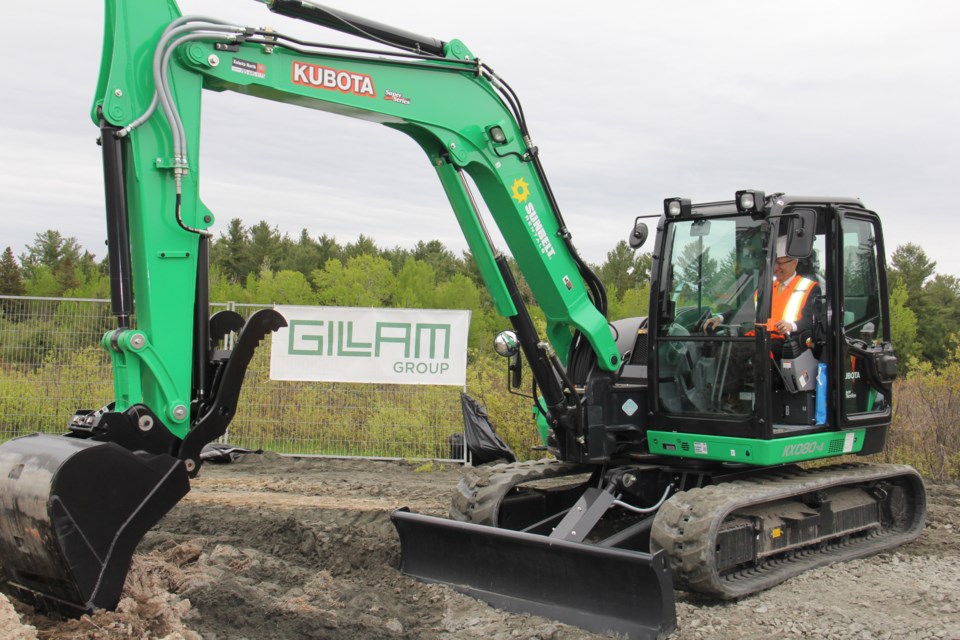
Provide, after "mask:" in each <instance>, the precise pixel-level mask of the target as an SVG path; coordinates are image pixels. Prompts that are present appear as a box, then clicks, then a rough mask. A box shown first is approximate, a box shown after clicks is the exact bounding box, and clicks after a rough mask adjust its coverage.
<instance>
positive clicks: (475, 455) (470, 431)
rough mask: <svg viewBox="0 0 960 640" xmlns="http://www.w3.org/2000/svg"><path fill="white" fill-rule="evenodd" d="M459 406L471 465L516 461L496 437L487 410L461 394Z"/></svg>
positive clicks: (515, 457)
mask: <svg viewBox="0 0 960 640" xmlns="http://www.w3.org/2000/svg"><path fill="white" fill-rule="evenodd" d="M460 406H461V407H462V408H463V431H464V435H465V436H466V441H467V450H468V451H469V452H470V462H471V463H472V464H474V465H480V464H486V463H487V462H494V461H497V460H503V461H506V462H516V461H517V456H516V454H514V453H513V450H512V449H510V447H509V446H508V445H507V443H506V442H504V441H503V440H501V439H500V436H498V435H497V430H496V429H495V428H494V427H493V424H491V422H490V418H489V416H488V415H487V410H486V409H484V408H483V406H482V405H481V404H480V403H479V402H477V401H476V400H474V399H473V398H471V397H470V396H468V395H467V394H465V393H462V392H461V393H460Z"/></svg>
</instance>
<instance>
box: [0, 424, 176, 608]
mask: <svg viewBox="0 0 960 640" xmlns="http://www.w3.org/2000/svg"><path fill="white" fill-rule="evenodd" d="M189 490H190V484H189V481H188V479H187V473H186V469H185V468H184V465H183V463H182V462H181V461H180V460H178V459H176V458H174V457H172V456H167V455H150V454H145V453H132V452H130V451H127V450H126V449H124V448H123V447H120V446H119V445H117V444H114V443H109V442H95V441H92V440H80V439H76V438H67V437H62V436H50V435H42V434H34V435H31V436H25V437H22V438H17V439H15V440H11V441H9V442H6V443H4V444H3V445H2V446H0V568H2V573H3V574H5V575H3V576H2V577H3V579H4V581H5V583H6V585H5V586H6V587H8V588H9V589H10V590H12V591H13V593H14V594H15V595H16V596H17V597H18V598H20V599H21V600H24V601H25V602H28V603H30V604H32V605H34V606H35V607H37V608H38V609H40V610H42V611H45V612H49V613H57V614H60V615H66V616H77V615H80V614H82V613H91V612H92V611H93V610H94V609H113V608H114V607H116V605H117V603H118V602H119V600H120V592H121V590H122V589H123V582H124V579H125V577H126V575H127V571H128V570H129V567H130V559H131V558H132V556H133V552H134V550H135V549H136V546H137V544H138V543H139V542H140V539H141V538H142V537H143V535H144V534H145V533H146V532H147V530H148V529H149V528H150V527H152V526H153V525H154V524H156V523H157V521H159V520H160V518H162V517H163V516H164V514H166V513H167V511H169V510H170V509H171V508H173V506H174V505H175V504H176V503H177V502H179V501H180V499H181V498H182V497H183V496H184V495H186V493H187V492H188V491H189Z"/></svg>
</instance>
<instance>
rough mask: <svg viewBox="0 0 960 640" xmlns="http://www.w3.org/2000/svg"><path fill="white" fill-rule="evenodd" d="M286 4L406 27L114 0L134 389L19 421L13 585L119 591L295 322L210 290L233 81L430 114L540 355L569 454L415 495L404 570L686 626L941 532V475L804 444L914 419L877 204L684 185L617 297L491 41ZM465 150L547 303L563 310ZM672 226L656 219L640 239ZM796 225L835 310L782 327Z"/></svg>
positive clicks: (4, 503)
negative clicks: (532, 302)
mask: <svg viewBox="0 0 960 640" xmlns="http://www.w3.org/2000/svg"><path fill="white" fill-rule="evenodd" d="M263 1H264V4H266V5H267V7H268V8H269V9H270V10H272V11H274V12H276V13H278V14H284V15H286V16H290V17H294V18H298V19H302V20H307V21H310V22H313V23H316V24H318V25H321V26H324V27H328V28H332V29H337V30H340V31H344V32H347V33H350V34H353V35H356V36H359V37H363V38H367V39H370V40H374V41H376V42H378V43H380V44H381V45H389V46H390V47H392V49H376V50H371V49H366V48H360V47H345V46H340V45H338V46H333V45H328V44H325V43H322V42H313V41H307V40H304V39H302V38H293V37H290V36H287V35H285V34H284V33H283V32H282V31H280V30H273V29H261V28H253V27H244V26H240V25H234V24H231V23H230V22H227V21H221V20H218V19H214V18H208V17H204V16H186V17H184V16H181V14H180V11H179V9H178V7H177V5H176V4H175V2H174V0H136V1H134V0H106V13H105V16H106V33H105V38H104V48H103V59H102V65H101V72H100V76H99V83H98V87H97V93H96V97H95V101H94V105H93V110H92V117H93V120H94V122H95V123H97V125H98V126H99V127H100V143H101V145H102V147H103V167H104V176H105V190H106V217H107V229H108V245H109V263H110V277H111V300H112V311H113V314H114V315H115V316H116V317H117V328H116V329H115V330H112V331H110V332H108V333H107V334H106V335H105V336H104V337H103V340H102V345H103V347H104V348H105V349H106V350H107V351H108V352H109V353H110V355H111V358H112V364H113V371H114V386H115V399H114V401H113V402H112V403H111V404H110V405H108V406H107V407H104V408H102V409H99V410H95V411H79V412H78V413H77V414H76V415H75V416H74V418H73V419H72V421H71V422H70V425H69V432H68V433H67V434H66V435H65V436H51V435H41V434H35V435H32V436H26V437H22V438H18V439H15V440H11V441H9V442H7V443H5V444H3V445H2V446H0V512H2V517H0V561H2V569H3V574H4V575H3V585H4V589H5V590H7V591H8V592H11V593H13V594H14V595H16V596H17V597H19V598H21V599H24V600H27V601H30V602H32V603H33V604H35V605H36V606H38V607H40V608H42V609H44V610H48V611H53V612H58V613H61V614H67V615H71V614H80V613H83V612H88V611H92V610H93V609H96V608H108V609H109V608H112V607H114V606H115V605H116V604H117V602H118V600H119V597H120V591H121V589H122V585H123V581H124V577H125V575H126V572H127V569H128V566H129V562H130V559H131V557H132V554H133V552H134V549H135V547H136V545H137V544H138V542H139V540H140V539H141V537H142V536H143V534H144V533H145V532H146V531H147V530H148V529H149V528H150V527H151V526H153V525H154V524H155V523H156V522H157V521H158V520H159V519H160V518H162V517H163V515H164V514H165V513H166V512H167V511H168V510H169V509H171V508H172V507H173V506H174V505H175V504H176V503H177V502H178V501H179V500H180V499H181V498H182V497H183V496H184V495H185V494H186V493H187V491H188V490H189V479H190V478H191V477H194V476H196V474H197V472H198V471H199V468H200V456H199V454H200V450H201V448H202V447H203V446H204V445H206V444H207V443H210V442H212V441H213V440H214V439H216V438H218V437H219V436H220V435H222V434H223V433H224V432H225V430H226V428H227V425H228V424H229V422H230V419H231V418H232V416H233V415H234V412H235V409H236V403H237V399H238V395H239V391H240V386H241V384H242V381H243V377H244V372H245V370H246V367H247V365H248V363H249V362H250V358H251V357H252V354H253V352H254V349H255V348H256V346H257V344H258V343H259V342H260V340H261V339H262V338H264V337H265V336H266V335H268V334H270V332H272V331H274V330H276V329H278V328H279V327H281V326H283V325H284V324H285V320H284V319H283V317H282V316H281V315H280V314H279V313H277V312H276V311H274V310H264V311H260V312H258V313H256V314H254V315H253V316H252V317H250V318H249V319H248V320H246V321H245V322H244V321H243V319H242V318H241V317H240V316H238V315H236V314H235V313H232V312H221V313H217V314H215V315H214V316H212V317H208V315H207V314H208V306H209V305H208V303H209V300H208V291H207V269H208V267H207V256H208V247H209V242H210V236H211V232H210V228H211V227H212V225H213V214H212V213H211V212H210V211H209V210H208V209H207V208H206V207H205V206H204V205H203V204H202V202H201V201H200V198H199V196H198V184H199V183H198V179H199V170H198V169H199V167H198V163H197V158H198V148H199V124H200V102H201V94H202V92H203V90H204V89H209V90H213V91H233V92H236V93H242V94H247V95H249V96H254V97H259V98H266V99H270V100H275V101H279V102H284V103H288V104H295V105H299V106H304V107H310V108H314V109H319V110H322V111H329V112H331V113H335V114H341V115H346V116H351V117H355V118H361V119H365V120H369V121H372V122H376V123H380V124H382V125H384V126H386V127H389V128H392V129H395V130H397V131H400V132H402V133H405V134H407V135H408V136H410V137H411V138H412V139H413V140H414V141H415V142H416V143H417V144H419V145H420V147H421V148H422V149H423V150H424V152H425V153H426V155H427V157H428V159H429V161H430V163H431V164H432V165H433V166H434V168H435V170H436V172H437V176H438V177H439V179H440V182H441V184H442V185H443V188H444V190H445V192H446V195H447V196H448V198H449V200H450V203H451V205H452V208H453V211H454V213H455V215H456V217H457V220H458V221H459V223H460V226H461V228H462V230H463V233H464V235H465V237H466V240H467V242H468V244H469V247H470V250H471V252H472V254H473V257H474V259H475V260H476V262H477V265H478V267H479V271H480V274H481V276H482V278H483V281H484V283H485V285H486V287H487V289H488V290H489V292H490V295H491V297H492V300H493V303H494V305H495V306H496V309H497V311H498V312H499V313H500V314H502V315H503V316H504V317H506V318H509V320H510V322H511V324H512V327H513V329H512V331H510V332H505V333H503V334H501V335H500V336H498V338H497V341H496V347H497V350H498V351H499V352H500V353H501V354H502V355H505V356H507V357H508V358H509V360H508V363H509V364H508V366H509V368H510V369H511V374H510V380H511V385H512V386H514V387H517V388H519V387H520V385H521V383H522V376H521V373H520V355H521V354H522V356H523V358H524V359H525V360H526V363H527V366H528V368H529V371H530V374H529V375H530V377H531V378H532V381H531V382H530V386H529V389H524V392H526V393H529V395H530V397H531V405H532V406H533V407H534V408H535V412H536V415H537V422H538V423H539V428H540V429H541V433H542V436H543V440H544V445H545V448H547V449H548V450H549V452H550V453H551V454H553V457H554V458H555V459H545V460H540V461H534V462H524V463H515V464H509V465H507V464H503V465H492V466H491V465H486V466H481V467H477V468H474V469H472V470H470V471H469V472H468V473H467V475H465V477H464V479H463V481H462V482H461V483H460V485H459V487H458V488H457V490H456V491H455V493H454V497H453V503H452V508H451V516H452V517H451V518H450V519H443V518H430V517H424V516H422V515H418V514H413V513H409V512H406V511H403V510H401V511H398V512H396V513H395V514H394V515H393V519H394V522H395V525H396V528H397V530H398V532H399V535H400V540H401V551H402V570H403V571H405V572H407V573H409V574H411V575H414V576H418V577H420V578H422V579H425V580H430V581H435V582H442V583H446V584H451V585H453V586H455V587H456V588H458V589H461V590H463V591H465V592H467V593H471V594H474V595H476V596H478V597H480V598H483V599H485V600H487V601H489V602H491V603H493V604H495V605H497V606H501V607H504V608H508V609H513V610H519V611H523V612H529V613H537V614H543V615H546V616H550V617H553V618H556V619H559V620H563V621H566V622H571V623H573V624H577V625H580V626H582V627H584V628H587V629H591V630H595V631H601V632H612V633H619V634H622V635H624V636H627V637H631V638H654V637H663V636H666V635H668V634H669V633H671V632H672V630H673V629H674V628H675V624H676V622H675V610H674V596H673V589H674V588H678V589H686V590H692V591H698V592H702V593H705V594H710V595H713V596H717V597H719V598H721V599H731V598H737V597H740V596H743V595H746V594H750V593H753V592H756V591H758V590H761V589H765V588H767V587H770V586H772V585H775V584H777V583H779V582H782V581H783V580H785V579H787V578H789V577H791V576H794V575H796V574H798V573H800V572H802V571H804V570H806V569H809V568H811V567H816V566H821V565H824V564H827V563H830V562H834V561H838V560H845V559H849V558H853V557H859V556H863V555H866V554H871V553H875V552H877V551H881V550H885V549H889V548H891V547H894V546H896V545H900V544H903V543H905V542H908V541H910V540H913V539H914V538H916V537H917V536H918V535H919V534H920V531H921V529H922V527H923V523H924V518H925V494H924V488H923V484H922V481H921V479H920V477H919V476H918V474H917V473H916V471H915V470H913V469H912V468H910V467H906V466H895V465H876V464H854V463H847V464H840V465H834V466H821V467H816V468H812V469H804V468H801V467H800V466H798V463H800V462H803V461H809V460H819V459H823V458H828V457H832V456H842V455H868V454H872V453H876V452H879V451H882V450H883V448H884V445H885V442H886V437H887V431H888V429H889V426H890V420H891V409H890V406H891V384H892V381H893V380H894V378H895V376H896V357H895V355H894V352H893V349H892V346H891V344H890V323H889V317H890V316H889V310H888V303H887V282H886V275H885V265H884V247H883V237H882V233H881V226H880V220H879V218H878V216H877V215H876V214H875V213H874V212H872V211H869V210H867V209H866V208H864V206H863V205H862V204H861V203H860V202H859V201H858V200H855V199H849V198H835V197H797V196H787V195H782V194H774V195H765V194H764V193H762V192H759V191H750V190H744V191H739V192H737V193H736V194H735V197H734V198H733V199H732V200H729V201H723V202H714V203H707V204H693V203H691V202H690V201H689V200H686V199H683V198H670V199H667V200H666V201H665V202H664V211H663V214H662V215H658V216H657V217H658V222H657V233H656V238H655V241H654V242H655V247H654V250H653V257H654V260H653V265H652V277H651V294H650V307H649V309H650V310H649V316H648V317H646V318H627V319H611V320H608V319H607V317H606V308H607V303H606V298H605V292H604V287H603V285H602V283H601V282H599V280H598V279H597V277H596V276H595V275H594V274H593V273H592V272H591V270H590V268H589V267H588V266H587V265H586V263H585V262H584V261H583V260H582V259H581V258H580V256H579V255H578V253H577V251H576V250H575V248H574V246H573V244H572V241H571V234H570V231H569V229H568V228H567V226H566V223H565V222H564V220H563V218H562V217H561V214H560V209H559V207H558V205H557V202H556V200H555V198H554V195H553V192H552V191H551V189H550V185H549V183H548V182H547V178H546V175H545V174H544V171H543V168H542V166H541V162H540V158H539V154H538V150H537V147H536V146H535V145H534V143H533V140H532V138H531V134H530V132H529V130H528V128H527V124H526V122H525V119H524V115H523V111H522V109H521V106H520V102H519V99H518V98H517V96H516V94H515V93H514V92H513V91H512V90H511V89H510V87H509V86H508V85H507V84H506V83H505V82H504V81H503V80H502V79H501V78H499V77H498V76H497V75H496V74H495V73H494V72H493V70H492V69H491V68H490V67H489V66H487V65H486V64H484V63H482V62H480V60H479V58H477V57H475V56H474V55H473V54H472V53H471V52H470V50H469V49H468V48H467V47H466V46H465V45H464V44H463V43H462V42H460V41H458V40H450V41H446V42H443V41H439V40H436V39H433V38H427V37H423V36H419V35H416V34H413V33H410V32H406V31H402V30H399V29H395V28H392V27H388V26H385V25H382V24H378V23H376V22H372V21H370V20H365V19H362V18H358V17H356V16H352V15H349V14H346V13H343V12H340V11H334V10H331V9H326V8H324V7H321V6H318V5H314V4H310V3H308V2H303V1H300V0H263ZM466 176H469V177H470V178H471V179H472V182H473V184H474V185H475V186H476V190H478V191H479V193H480V195H481V196H482V198H483V200H484V201H485V203H486V205H487V207H488V209H489V214H490V216H492V218H493V222H494V223H495V224H496V225H497V226H498V227H499V229H500V231H501V233H502V236H503V238H504V241H505V242H506V244H507V245H508V248H509V251H510V253H511V254H512V255H513V256H514V258H515V260H516V264H517V266H518V268H519V270H520V271H521V272H522V274H523V276H524V277H525V278H526V280H527V282H528V283H529V285H530V288H531V290H532V292H533V294H534V296H535V298H536V301H537V303H538V304H539V306H540V307H541V308H542V310H543V312H544V315H545V317H546V329H545V333H546V335H545V336H541V335H540V334H539V332H538V330H537V325H536V323H534V322H533V321H532V319H531V317H530V315H529V313H528V311H527V308H526V306H525V304H524V302H523V299H522V298H521V296H520V294H519V292H518V288H517V284H516V282H515V280H514V276H513V274H512V273H511V270H510V268H509V266H508V264H507V259H506V256H505V254H504V253H501V252H500V251H499V250H498V249H496V248H495V247H494V243H493V242H492V240H491V237H490V235H489V233H488V231H487V227H486V223H485V221H484V220H483V216H484V215H485V214H483V215H482V214H481V212H480V211H479V210H478V208H477V206H476V202H475V200H474V197H473V194H472V187H470V185H469V182H468V180H467V179H466ZM646 236H647V227H646V224H645V223H644V222H643V221H642V220H641V219H640V218H637V219H635V220H634V221H633V227H632V229H631V230H630V232H629V235H628V237H629V240H630V243H631V245H633V246H634V247H638V246H639V245H640V244H642V243H643V242H644V240H645V239H646ZM778 242H781V243H783V245H784V246H785V248H786V253H787V255H788V256H792V257H796V258H798V259H799V271H800V273H802V274H804V275H805V276H806V277H807V278H809V279H811V280H815V281H817V282H818V283H819V285H820V287H819V288H818V291H819V293H818V294H817V295H818V300H817V301H816V303H817V304H816V307H817V309H818V311H817V313H816V316H815V317H814V318H813V323H812V329H811V330H809V331H807V332H806V333H805V334H804V335H792V334H791V335H788V336H786V339H784V340H782V342H780V343H778V344H776V345H775V344H774V343H775V339H776V338H777V336H775V335H774V332H773V331H772V325H771V322H770V321H771V318H770V317H769V316H770V300H771V296H772V293H771V291H772V289H771V287H772V280H773V278H772V273H773V271H772V269H773V263H774V259H775V247H776V246H777V243H778ZM134 301H135V302H136V307H135V308H134ZM134 315H135V323H134ZM715 318H719V320H715ZM707 320H710V322H707ZM718 322H719V327H717V326H716V325H717V323H718ZM134 325H135V326H134ZM229 332H236V333H237V334H238V338H237V339H236V342H235V346H234V348H233V349H232V351H230V352H225V351H222V350H217V349H215V348H214V345H215V344H217V343H219V341H220V339H221V338H222V337H223V336H225V335H226V334H227V333H229ZM774 346H776V347H777V348H773V347H774Z"/></svg>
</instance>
